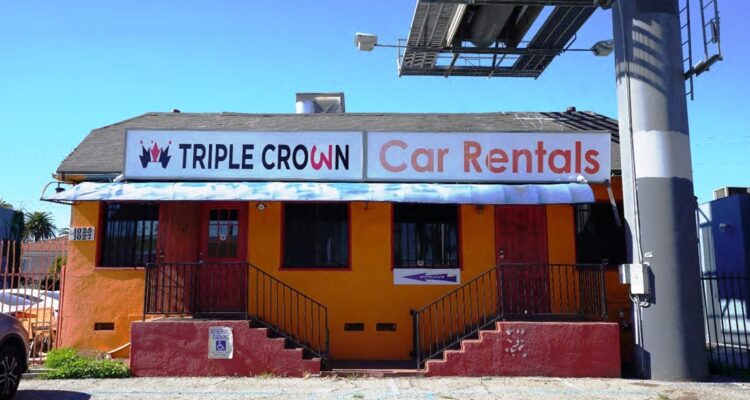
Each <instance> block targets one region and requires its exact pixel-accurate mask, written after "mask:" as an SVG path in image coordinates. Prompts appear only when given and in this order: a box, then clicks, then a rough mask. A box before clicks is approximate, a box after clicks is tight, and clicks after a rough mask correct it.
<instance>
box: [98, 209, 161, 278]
mask: <svg viewBox="0 0 750 400" xmlns="http://www.w3.org/2000/svg"><path fill="white" fill-rule="evenodd" d="M113 204H120V205H123V204H126V205H151V206H156V207H157V209H158V210H157V218H156V220H155V221H156V222H157V224H158V225H157V228H156V232H155V233H156V238H155V242H154V250H155V252H156V253H155V256H154V258H155V260H154V262H156V261H158V258H159V252H160V251H161V247H160V242H159V240H160V233H159V228H160V227H161V225H162V217H161V215H162V207H161V205H160V204H159V202H153V201H102V202H100V203H99V215H98V224H97V226H96V232H95V239H96V240H95V242H94V243H95V245H94V247H95V252H96V253H95V254H96V255H95V264H94V268H96V269H102V270H108V271H110V270H118V269H126V270H133V269H145V268H146V264H135V263H134V264H132V265H127V264H121V263H113V264H112V265H105V264H104V249H103V247H104V244H105V241H106V234H107V224H108V223H109V222H108V221H107V211H108V207H109V206H110V205H113Z"/></svg>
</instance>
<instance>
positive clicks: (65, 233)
mask: <svg viewBox="0 0 750 400" xmlns="http://www.w3.org/2000/svg"><path fill="white" fill-rule="evenodd" d="M69 233H70V228H68V227H67V226H65V227H62V228H60V229H58V230H57V236H68V234H69Z"/></svg>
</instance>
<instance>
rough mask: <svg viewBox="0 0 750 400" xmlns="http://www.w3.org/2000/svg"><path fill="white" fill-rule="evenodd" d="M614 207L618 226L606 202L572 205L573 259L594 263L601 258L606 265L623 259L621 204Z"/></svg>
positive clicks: (618, 262)
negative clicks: (573, 211) (573, 214)
mask: <svg viewBox="0 0 750 400" xmlns="http://www.w3.org/2000/svg"><path fill="white" fill-rule="evenodd" d="M617 210H618V211H617V212H618V215H619V218H620V222H621V223H620V226H618V225H617V220H616V219H615V214H614V211H613V209H612V205H610V204H609V203H594V204H578V205H576V206H575V219H576V261H577V262H579V263H595V264H598V263H601V262H602V260H605V259H606V260H607V261H608V263H609V265H618V264H622V263H624V262H625V254H626V253H625V229H624V223H625V219H624V217H623V212H622V206H621V205H618V206H617Z"/></svg>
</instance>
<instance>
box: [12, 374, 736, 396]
mask: <svg viewBox="0 0 750 400" xmlns="http://www.w3.org/2000/svg"><path fill="white" fill-rule="evenodd" d="M532 398H533V399H550V400H564V399H617V400H628V399H658V400H666V399H672V400H678V399H679V400H698V399H750V383H748V382H730V381H714V382H703V383H676V382H659V381H639V380H626V379H560V378H507V377H495V378H357V377H351V378H340V377H339V378H334V377H332V378H319V377H310V378H304V379H303V378H277V377H269V378H260V377H258V378H131V379H83V380H39V379H34V380H24V381H22V382H21V386H20V388H19V392H18V395H17V397H16V399H17V400H37V399H59V400H88V399H94V400H120V399H180V400H183V399H185V400H187V399H190V400H213V399H429V400H442V399H444V400H449V399H532Z"/></svg>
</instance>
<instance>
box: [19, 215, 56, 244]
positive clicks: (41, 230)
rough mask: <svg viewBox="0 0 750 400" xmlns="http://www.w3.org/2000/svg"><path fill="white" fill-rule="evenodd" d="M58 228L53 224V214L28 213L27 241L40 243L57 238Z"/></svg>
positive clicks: (25, 236)
mask: <svg viewBox="0 0 750 400" xmlns="http://www.w3.org/2000/svg"><path fill="white" fill-rule="evenodd" d="M55 232H57V227H56V226H55V224H53V223H52V214H50V213H48V212H45V211H34V212H27V213H26V233H25V235H24V238H25V239H26V240H33V241H35V242H38V241H40V240H45V239H50V238H53V237H55Z"/></svg>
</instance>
